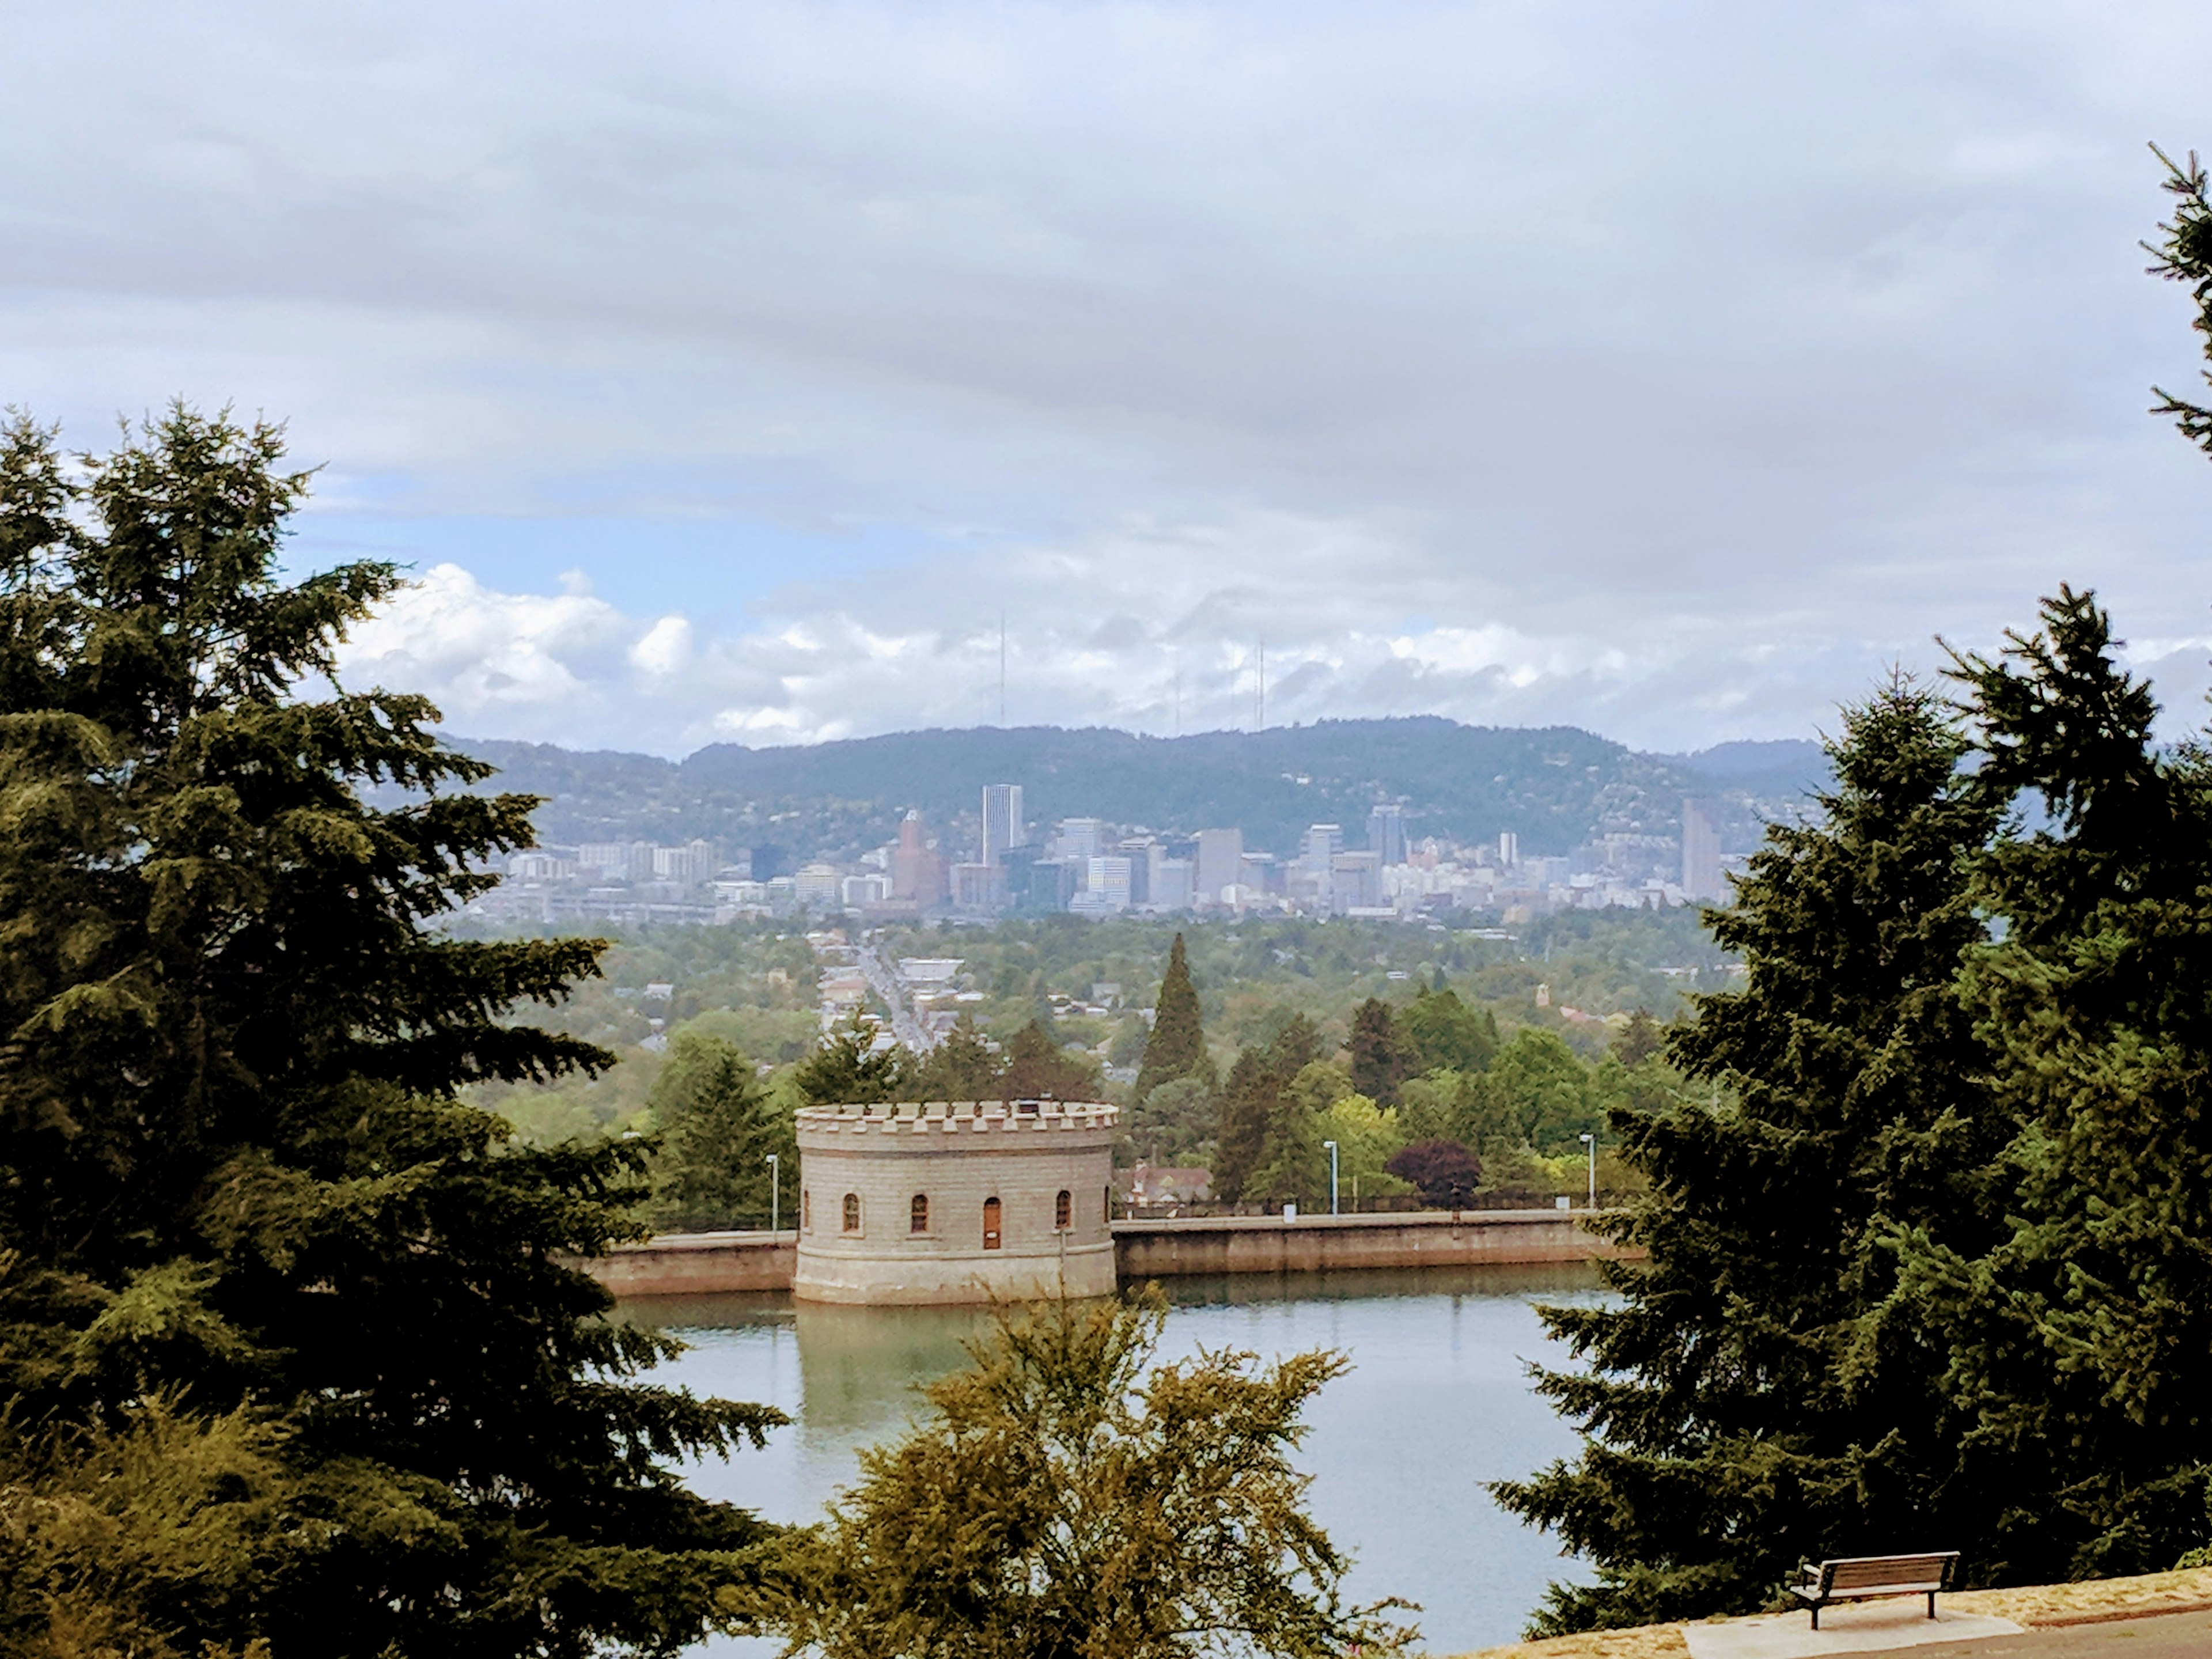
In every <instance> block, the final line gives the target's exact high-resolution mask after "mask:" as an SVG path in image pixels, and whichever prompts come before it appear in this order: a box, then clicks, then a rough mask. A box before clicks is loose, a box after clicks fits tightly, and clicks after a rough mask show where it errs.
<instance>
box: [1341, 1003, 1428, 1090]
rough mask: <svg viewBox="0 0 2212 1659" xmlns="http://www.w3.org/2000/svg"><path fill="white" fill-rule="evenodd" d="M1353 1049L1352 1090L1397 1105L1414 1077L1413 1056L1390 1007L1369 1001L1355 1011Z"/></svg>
mask: <svg viewBox="0 0 2212 1659" xmlns="http://www.w3.org/2000/svg"><path fill="white" fill-rule="evenodd" d="M1351 1047H1352V1087H1353V1088H1355V1089H1357V1090H1358V1091H1359V1092H1360V1093H1361V1094H1363V1095H1365V1096H1366V1097H1368V1098H1369V1099H1370V1100H1379V1101H1383V1102H1385V1103H1389V1102H1392V1101H1395V1100H1396V1099H1397V1098H1398V1085H1400V1084H1401V1083H1403V1082H1404V1081H1405V1080H1406V1079H1407V1078H1409V1077H1411V1076H1413V1074H1414V1054H1413V1045H1412V1044H1411V1043H1409V1042H1407V1041H1406V1038H1405V1036H1404V1035H1403V1034H1402V1033H1401V1031H1400V1030H1398V1024H1397V1022H1396V1020H1395V1019H1394V1018H1392V1017H1391V1013H1390V1005H1389V1003H1387V1002H1383V1001H1382V1000H1379V999H1377V998H1375V997H1370V998H1368V999H1367V1000H1366V1001H1364V1002H1363V1003H1361V1004H1360V1005H1359V1006H1358V1008H1356V1009H1354V1010H1353V1011H1352V1045H1351Z"/></svg>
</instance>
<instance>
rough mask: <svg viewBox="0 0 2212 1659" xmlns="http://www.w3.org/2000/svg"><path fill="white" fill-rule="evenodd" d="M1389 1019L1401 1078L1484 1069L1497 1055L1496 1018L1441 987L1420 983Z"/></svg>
mask: <svg viewBox="0 0 2212 1659" xmlns="http://www.w3.org/2000/svg"><path fill="white" fill-rule="evenodd" d="M1395 1024H1396V1028H1397V1035H1398V1038H1399V1042H1400V1043H1401V1046H1402V1048H1403V1049H1404V1050H1405V1054H1406V1075H1407V1077H1418V1076H1419V1075H1420V1074H1421V1073H1424V1072H1438V1071H1451V1072H1481V1071H1486V1070H1488V1069H1489V1066H1490V1062H1491V1061H1492V1060H1493V1059H1495V1058H1496V1057H1497V1054H1498V1019H1497V1017H1496V1016H1495V1015H1493V1014H1492V1012H1490V1010H1489V1009H1487V1008H1470V1007H1468V1006H1467V1004H1465V1003H1464V1002H1462V1001H1461V1000H1460V997H1459V993H1458V992H1456V991H1454V990H1451V989H1449V987H1445V986H1443V985H1437V986H1433V987H1431V986H1423V987H1421V990H1420V992H1419V994H1417V995H1416V996H1415V997H1414V998H1413V1000H1412V1001H1411V1002H1409V1003H1407V1005H1406V1006H1404V1007H1402V1008H1401V1009H1399V1010H1398V1012H1397V1013H1396V1015H1395Z"/></svg>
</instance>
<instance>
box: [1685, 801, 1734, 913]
mask: <svg viewBox="0 0 2212 1659" xmlns="http://www.w3.org/2000/svg"><path fill="white" fill-rule="evenodd" d="M1682 891H1683V892H1684V893H1685V894H1686V895H1687V896H1690V897H1691V898H1693V899H1705V900H1708V901H1717V900H1718V899H1720V898H1721V897H1722V896H1723V893H1724V892H1725V885H1724V884H1723V882H1722V880H1721V830H1720V824H1719V823H1718V822H1717V818H1716V816H1715V814H1714V811H1713V804H1712V803H1711V801H1707V800H1699V799H1698V798H1697V797H1696V796H1694V795H1686V796H1684V797H1683V799H1682Z"/></svg>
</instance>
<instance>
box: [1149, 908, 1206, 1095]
mask: <svg viewBox="0 0 2212 1659" xmlns="http://www.w3.org/2000/svg"><path fill="white" fill-rule="evenodd" d="M1205 1061H1206V1032H1205V1030H1204V1029H1203V1028H1202V1026H1201V1025H1200V1022H1199V1010H1198V987H1196V986H1194V985H1193V984H1192V983H1191V982H1190V957H1189V956H1188V953H1187V952H1186V951H1184V949H1183V942H1182V934H1181V933H1177V934H1176V936H1175V944H1174V945H1171V946H1170V947H1169V950H1168V970H1167V972H1166V973H1164V974H1163V975H1161V976H1160V994H1159V1000H1158V1002H1156V1003H1155V1004H1154V1005H1153V1008H1152V1030H1151V1031H1150V1032H1148V1033H1147V1034H1146V1037H1145V1057H1144V1059H1143V1060H1142V1061H1141V1062H1139V1065H1138V1067H1137V1089H1136V1097H1137V1099H1138V1100H1139V1101H1142V1100H1145V1099H1146V1098H1147V1097H1150V1095H1151V1094H1152V1091H1153V1090H1155V1089H1157V1088H1158V1087H1159V1086H1160V1085H1162V1084H1163V1083H1173V1082H1175V1081H1176V1079H1178V1078H1186V1077H1188V1076H1190V1075H1191V1074H1192V1073H1194V1072H1196V1071H1198V1070H1200V1067H1201V1066H1203V1065H1204V1064H1205Z"/></svg>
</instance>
